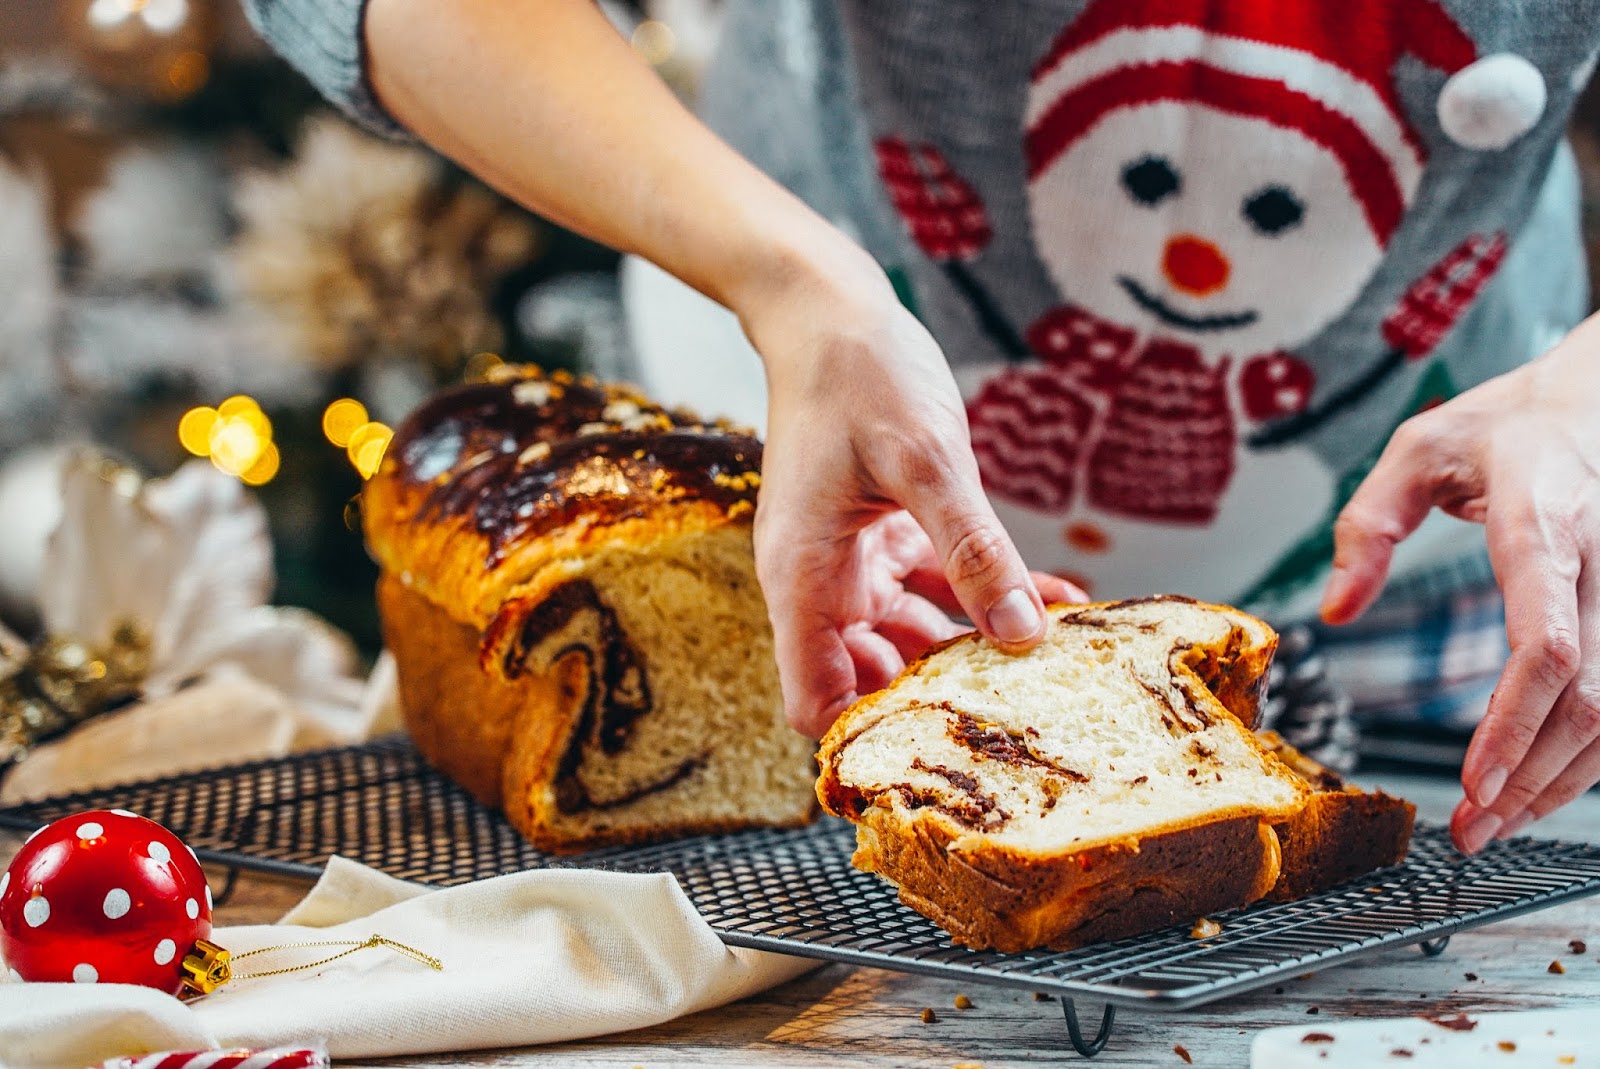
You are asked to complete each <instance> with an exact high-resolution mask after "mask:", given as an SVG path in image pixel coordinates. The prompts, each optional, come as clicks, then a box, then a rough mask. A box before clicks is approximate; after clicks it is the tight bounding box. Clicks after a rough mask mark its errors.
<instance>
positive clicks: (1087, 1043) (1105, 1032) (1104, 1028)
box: [1061, 998, 1117, 1058]
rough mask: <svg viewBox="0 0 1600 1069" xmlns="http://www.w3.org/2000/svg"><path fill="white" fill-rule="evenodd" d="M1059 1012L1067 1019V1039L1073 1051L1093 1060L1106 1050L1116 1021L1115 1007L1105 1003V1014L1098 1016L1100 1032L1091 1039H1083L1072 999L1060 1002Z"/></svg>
mask: <svg viewBox="0 0 1600 1069" xmlns="http://www.w3.org/2000/svg"><path fill="white" fill-rule="evenodd" d="M1061 1012H1062V1013H1064V1014H1066V1017H1067V1038H1068V1039H1070V1040H1072V1049H1073V1050H1075V1051H1077V1052H1078V1053H1079V1054H1081V1055H1083V1056H1084V1057H1085V1058H1093V1057H1094V1056H1095V1055H1096V1054H1099V1053H1100V1052H1101V1051H1103V1050H1105V1049H1106V1043H1107V1042H1109V1041H1110V1039H1111V1026H1112V1025H1113V1024H1114V1023H1115V1022H1116V1019H1117V1007H1116V1006H1114V1005H1112V1004H1111V1003H1109V1002H1108V1003H1106V1009H1105V1013H1103V1014H1101V1015H1100V1031H1098V1032H1096V1033H1095V1034H1094V1038H1093V1039H1084V1038H1083V1026H1082V1025H1080V1024H1078V1007H1077V1004H1076V1003H1074V1002H1073V1000H1072V999H1070V998H1063V999H1062V1000H1061Z"/></svg>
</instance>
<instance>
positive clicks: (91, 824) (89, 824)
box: [78, 820, 106, 839]
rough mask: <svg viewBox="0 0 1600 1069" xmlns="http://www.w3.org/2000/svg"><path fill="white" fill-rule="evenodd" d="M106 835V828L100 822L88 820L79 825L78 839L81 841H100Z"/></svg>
mask: <svg viewBox="0 0 1600 1069" xmlns="http://www.w3.org/2000/svg"><path fill="white" fill-rule="evenodd" d="M105 833H106V829H105V826H104V825H102V824H101V823H100V822H98V821H94V820H87V821H84V822H83V823H82V824H79V825H78V838H80V839H98V838H100V836H102V835H104V834H105Z"/></svg>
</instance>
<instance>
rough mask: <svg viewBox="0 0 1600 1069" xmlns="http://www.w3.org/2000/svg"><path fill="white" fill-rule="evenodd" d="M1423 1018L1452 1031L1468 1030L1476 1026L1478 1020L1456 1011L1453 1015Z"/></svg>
mask: <svg viewBox="0 0 1600 1069" xmlns="http://www.w3.org/2000/svg"><path fill="white" fill-rule="evenodd" d="M1425 1020H1428V1021H1431V1022H1432V1023H1434V1024H1436V1025H1438V1026H1439V1027H1440V1028H1448V1029H1450V1031H1452V1032H1470V1031H1472V1030H1473V1029H1474V1028H1476V1027H1478V1022H1477V1021H1474V1020H1473V1019H1472V1018H1471V1017H1468V1016H1467V1015H1466V1014H1464V1013H1458V1014H1456V1015H1455V1016H1454V1017H1428V1018H1425Z"/></svg>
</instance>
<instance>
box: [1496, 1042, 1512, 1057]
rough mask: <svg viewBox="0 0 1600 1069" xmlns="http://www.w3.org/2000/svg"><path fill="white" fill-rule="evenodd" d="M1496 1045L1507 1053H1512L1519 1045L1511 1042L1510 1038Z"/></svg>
mask: <svg viewBox="0 0 1600 1069" xmlns="http://www.w3.org/2000/svg"><path fill="white" fill-rule="evenodd" d="M1495 1046H1497V1047H1499V1048H1500V1049H1501V1050H1503V1051H1505V1052H1506V1053H1507V1054H1510V1053H1511V1052H1512V1051H1514V1050H1516V1049H1517V1045H1516V1044H1515V1043H1513V1042H1511V1040H1509V1039H1502V1040H1501V1041H1500V1042H1498V1043H1496V1044H1495Z"/></svg>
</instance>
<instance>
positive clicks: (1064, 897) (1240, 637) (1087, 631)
mask: <svg viewBox="0 0 1600 1069" xmlns="http://www.w3.org/2000/svg"><path fill="white" fill-rule="evenodd" d="M1050 616H1051V624H1050V628H1049V631H1048V633H1047V635H1046V637H1045V639H1044V641H1043V642H1042V643H1041V644H1040V645H1039V646H1038V647H1036V648H1035V649H1034V650H1032V651H1030V652H1029V653H1026V654H1022V655H1020V656H1013V655H1009V654H1006V653H1003V652H1001V651H1000V650H998V649H996V648H995V647H994V646H992V645H991V644H989V643H988V642H987V641H985V640H983V639H981V638H980V637H978V636H975V635H967V636H963V637H961V638H958V639H955V640H953V641H951V642H948V643H945V644H943V645H942V646H939V647H936V648H935V649H934V650H933V651H931V652H930V653H928V654H927V655H926V656H924V657H922V658H921V659H919V660H918V661H916V662H914V663H913V664H911V665H910V666H908V667H907V668H906V670H905V672H904V673H902V674H901V676H900V677H899V678H898V679H896V680H895V681H894V683H893V684H891V685H890V686H889V687H888V688H887V689H885V690H882V691H879V692H878V693H876V694H872V695H869V696H867V697H865V698H862V699H861V700H860V701H858V702H857V703H856V704H855V705H853V706H852V707H851V708H850V709H849V710H848V711H846V713H845V714H844V716H842V717H841V718H840V719H839V721H838V723H837V724H835V725H834V727H833V729H832V730H831V731H830V732H829V733H828V735H827V737H826V738H825V739H824V740H823V743H822V748H821V751H820V753H819V755H818V757H819V759H820V761H821V765H822V776H821V778H820V779H819V781H818V784H817V796H818V798H819V799H820V800H821V801H822V804H823V807H824V808H825V809H827V810H828V811H829V812H831V813H834V814H837V815H839V816H843V817H846V818H848V819H850V820H852V821H854V822H856V824H857V848H856V853H855V858H854V860H855V864H856V865H857V867H859V868H862V869H864V870H866V871H869V872H876V873H878V874H879V875H882V876H884V877H886V878H887V879H889V880H890V881H891V882H893V883H894V884H896V885H897V886H898V888H899V891H900V898H901V900H902V901H903V902H905V903H906V905H908V906H910V907H912V908H913V909H916V910H918V911H919V912H921V913H923V914H925V915H926V916H928V917H929V918H931V919H932V920H933V921H935V922H936V923H938V924H939V925H940V926H941V927H943V928H945V930H947V931H948V932H949V933H950V935H951V936H952V938H953V939H954V940H955V941H956V942H958V943H962V944H964V945H966V946H970V947H975V948H989V947H992V948H995V949H998V950H1004V951H1017V950H1024V949H1028V948H1031V947H1038V946H1049V947H1052V948H1056V949H1066V948H1070V947H1074V946H1079V945H1081V944H1084V943H1087V942H1093V941H1096V940H1100V939H1110V938H1117V937H1120V936H1123V935H1129V934H1132V933H1135V932H1140V931H1145V930H1148V929H1151V928H1155V927H1160V926H1164V925H1169V924H1175V923H1180V922H1182V923H1187V922H1189V921H1192V920H1193V919H1195V918H1196V917H1200V916H1203V915H1205V914H1207V913H1212V912H1216V911H1220V910H1225V909H1230V908H1233V907H1236V906H1241V905H1244V904H1246V903H1248V902H1252V901H1255V900H1256V899H1258V898H1261V897H1262V896H1263V895H1265V894H1267V893H1268V892H1269V891H1271V890H1272V889H1273V887H1274V886H1275V885H1276V884H1277V881H1278V877H1279V866H1280V859H1279V849H1278V839H1277V836H1276V834H1275V833H1274V831H1273V829H1272V825H1273V824H1275V823H1282V822H1285V821H1288V820H1290V819H1291V818H1292V817H1294V816H1295V814H1297V813H1298V812H1299V811H1300V810H1301V808H1302V806H1303V805H1304V804H1305V801H1306V799H1307V797H1308V796H1309V795H1310V794H1311V788H1310V787H1309V786H1308V785H1307V784H1306V782H1305V781H1304V780H1303V779H1301V777H1299V776H1297V775H1295V774H1294V773H1293V772H1291V771H1290V770H1289V769H1288V768H1287V767H1286V766H1284V765H1283V764H1281V763H1280V762H1279V761H1277V760H1276V759H1274V758H1273V757H1272V756H1271V755H1270V754H1269V753H1267V752H1266V750H1265V749H1263V747H1262V745H1261V744H1260V743H1259V742H1258V741H1257V739H1256V737H1255V736H1254V734H1253V733H1252V732H1251V731H1250V729H1249V725H1250V724H1251V723H1253V721H1254V718H1255V708H1256V702H1257V700H1258V697H1259V686H1260V681H1261V679H1262V678H1263V676H1264V674H1265V671H1266V667H1267V665H1268V663H1269V662H1270V660H1271V658H1272V653H1273V650H1274V648H1275V645H1276V641H1277V636H1276V635H1275V634H1274V632H1273V631H1272V629H1271V628H1270V627H1268V626H1267V625H1266V624H1264V623H1263V622H1261V621H1260V620H1257V619H1256V618H1255V617H1252V616H1249V615H1248V614H1245V613H1242V612H1239V611H1237V610H1234V609H1230V608H1226V607H1223V606H1218V605H1207V604H1203V603H1199V602H1194V601H1190V600H1188V599H1184V598H1174V597H1158V598H1145V599H1139V600H1134V601H1124V602H1115V603H1103V604H1095V605H1073V606H1055V607H1053V608H1052V609H1051V611H1050Z"/></svg>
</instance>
